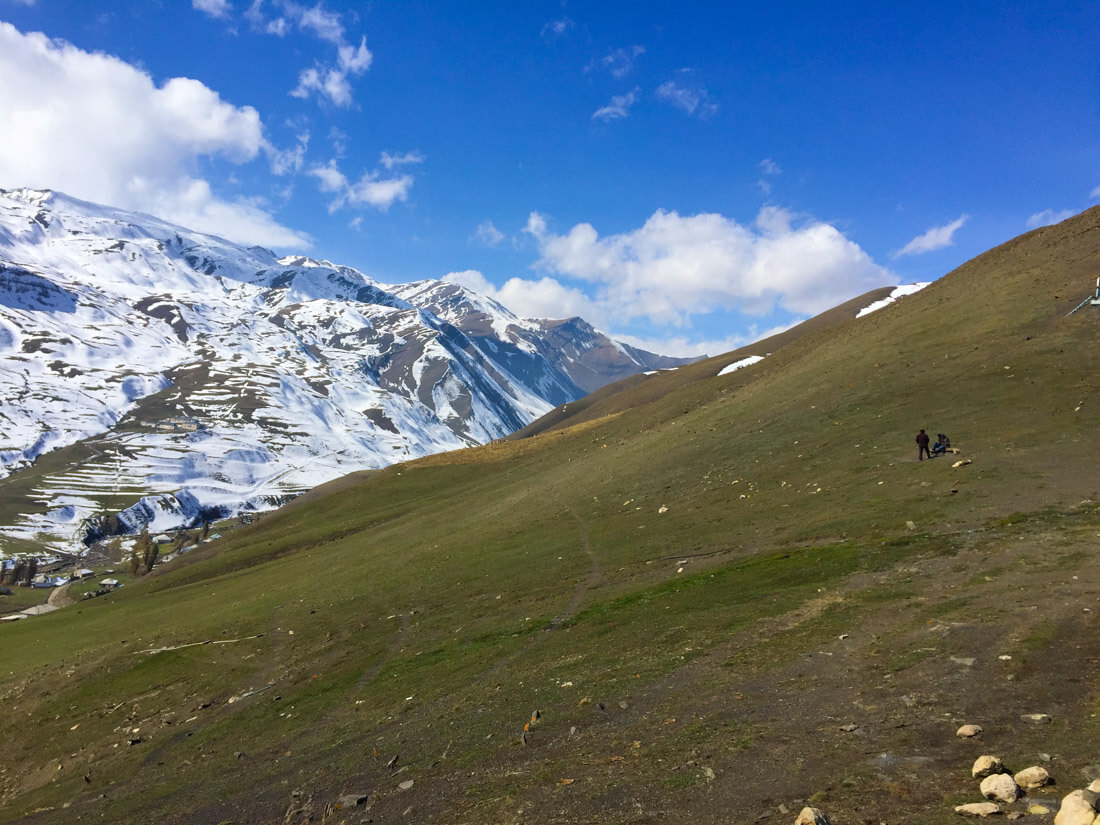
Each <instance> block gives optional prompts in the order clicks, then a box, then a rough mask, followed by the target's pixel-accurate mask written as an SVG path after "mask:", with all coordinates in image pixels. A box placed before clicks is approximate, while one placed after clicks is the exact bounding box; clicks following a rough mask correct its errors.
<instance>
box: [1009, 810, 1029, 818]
mask: <svg viewBox="0 0 1100 825" xmlns="http://www.w3.org/2000/svg"><path fill="white" fill-rule="evenodd" d="M1025 816H1027V814H1025V813H1024V812H1023V811H1013V812H1012V813H1010V814H1009V815H1008V819H1023V818H1024V817H1025Z"/></svg>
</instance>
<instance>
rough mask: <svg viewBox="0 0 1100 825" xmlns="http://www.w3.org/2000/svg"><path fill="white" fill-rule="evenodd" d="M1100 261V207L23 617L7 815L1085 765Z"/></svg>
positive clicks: (660, 791) (841, 781)
mask: <svg viewBox="0 0 1100 825" xmlns="http://www.w3.org/2000/svg"><path fill="white" fill-rule="evenodd" d="M1097 271H1100V209H1094V210H1091V211H1089V212H1087V213H1084V214H1083V215H1081V216H1078V217H1077V218H1074V219H1072V220H1070V221H1067V222H1065V223H1063V224H1060V225H1058V226H1054V227H1048V228H1044V229H1041V230H1037V231H1035V232H1032V233H1029V234H1028V235H1025V236H1022V237H1021V238H1018V239H1016V240H1014V241H1012V242H1010V243H1008V244H1006V245H1004V246H1002V247H999V248H997V249H995V250H993V251H991V252H989V253H987V254H985V255H983V256H981V257H979V258H977V259H975V260H974V261H972V262H970V263H968V264H966V265H965V266H963V267H961V268H959V269H958V270H956V271H955V272H952V273H950V274H949V275H947V276H945V277H944V278H943V279H941V280H940V281H938V282H936V283H935V284H933V285H931V286H929V287H928V288H926V289H925V290H924V291H922V292H921V293H919V294H917V295H914V296H912V297H910V298H907V299H906V300H904V301H902V302H900V303H898V304H896V305H893V306H891V307H888V308H887V309H884V310H882V311H880V312H877V313H874V314H872V315H870V316H868V317H866V318H863V319H858V320H854V321H846V322H842V323H839V324H834V325H830V326H826V327H824V328H821V329H817V330H813V331H809V332H806V333H805V334H803V335H801V336H799V337H797V339H796V340H793V341H791V342H790V343H788V344H787V345H786V346H784V347H782V348H781V349H778V350H776V351H775V352H774V353H773V354H772V355H771V356H770V357H768V358H766V359H765V360H764V361H762V362H760V363H758V364H756V365H754V366H752V367H749V368H746V369H742V370H739V371H737V372H735V373H733V374H731V375H728V376H723V377H717V376H714V373H716V372H717V369H714V370H713V371H712V373H711V375H712V376H713V377H709V378H707V377H703V375H702V373H700V376H699V377H698V380H692V381H687V382H684V383H682V384H681V385H680V386H678V387H677V388H676V389H675V391H669V392H665V393H655V394H654V395H653V397H652V400H650V401H649V402H648V403H640V402H638V403H634V402H632V403H626V404H621V405H620V406H619V409H618V411H617V412H616V413H615V414H613V415H610V416H607V417H604V418H597V419H594V420H591V421H587V422H584V423H581V424H578V425H576V426H574V427H572V428H568V429H562V430H556V431H547V432H544V433H542V434H539V435H537V436H534V437H532V438H527V439H524V440H521V441H514V442H501V443H495V444H492V445H489V446H487V447H485V448H480V449H471V450H465V451H460V452H457V453H451V454H446V455H442V456H435V457H432V458H429V459H425V460H422V461H418V462H415V463H411V464H406V465H399V466H395V467H392V468H389V469H387V470H384V471H378V472H373V473H367V474H362V475H360V476H358V477H352V478H348V479H343V480H341V481H339V482H334V483H333V484H331V485H328V486H327V487H325V488H321V489H319V490H317V491H314V492H313V493H311V494H309V495H308V496H304V497H302V498H301V499H299V500H298V501H296V502H295V503H294V504H292V505H290V506H288V507H286V508H284V509H283V510H281V511H279V512H278V513H277V514H274V515H272V516H270V517H267V518H265V519H263V520H261V521H260V522H259V523H257V524H256V525H254V526H253V527H251V528H248V529H246V530H241V531H239V532H237V533H235V534H233V535H232V536H229V537H227V538H225V539H223V540H221V541H220V542H218V543H216V544H214V545H210V546H208V547H207V549H204V550H202V551H197V552H195V553H192V554H190V555H189V556H187V557H184V558H183V559H181V560H180V561H179V562H177V563H175V564H176V566H175V567H171V566H166V567H163V568H159V569H158V571H157V572H156V574H155V575H153V576H151V577H148V578H147V579H145V580H143V581H141V582H138V583H134V584H131V585H128V586H127V587H125V588H123V590H122V591H120V592H118V593H116V594H113V595H111V596H109V597H104V598H100V599H96V600H94V601H92V602H90V603H83V604H79V605H75V606H73V607H69V608H66V609H64V610H61V611H58V612H57V613H54V614H51V615H48V616H44V617H40V618H36V619H33V620H28V621H24V622H19V623H16V624H14V625H11V626H0V699H2V705H0V706H2V707H3V709H4V714H3V721H2V722H0V741H2V742H3V743H4V744H3V753H4V758H3V760H0V820H2V821H16V822H27V823H40V822H41V823H54V822H57V823H61V822H64V823H69V822H74V821H77V819H78V818H79V820H80V821H96V822H99V821H103V822H123V823H129V822H132V823H146V822H161V823H220V822H235V823H252V822H256V823H267V822H275V823H279V822H283V823H288V825H289V823H304V822H329V823H337V822H348V823H353V822H370V821H373V822H438V823H491V822H499V823H521V822H522V823H588V822H591V823H596V822H599V823H666V822H683V823H688V822H691V823H729V822H734V823H741V822H745V823H749V822H755V821H757V820H758V819H759V817H760V816H761V815H762V814H763V813H765V812H769V813H770V815H771V816H772V820H771V821H787V820H790V821H793V819H794V816H795V815H796V814H797V810H798V808H799V807H801V804H802V803H803V802H805V801H807V800H812V801H813V804H815V805H817V806H818V807H822V808H824V809H826V810H827V811H829V812H830V814H831V815H832V816H833V817H834V821H835V822H841V823H856V822H861V821H869V822H881V821H889V822H896V821H905V822H907V823H918V825H919V823H939V822H948V821H952V820H953V819H954V817H955V815H954V814H953V813H951V806H952V805H954V804H959V803H961V802H966V801H975V800H976V799H978V798H980V796H979V795H978V794H977V791H976V782H974V781H973V780H971V779H970V777H969V767H970V764H971V763H972V762H973V759H974V758H975V757H976V756H977V755H978V754H979V753H981V752H994V753H998V754H1000V755H1001V756H1003V757H1004V758H1005V760H1006V762H1007V763H1009V764H1010V765H1011V766H1012V767H1013V769H1014V770H1018V769H1019V768H1022V767H1025V766H1026V765H1027V764H1032V763H1033V762H1034V760H1036V759H1037V758H1038V757H1037V756H1036V754H1038V753H1040V752H1042V753H1046V754H1050V755H1051V757H1052V760H1053V761H1052V762H1051V763H1050V770H1051V772H1052V773H1053V774H1055V776H1056V778H1057V781H1058V783H1059V784H1058V786H1057V790H1056V791H1053V792H1051V793H1050V794H1047V795H1046V796H1049V797H1051V798H1059V797H1060V795H1061V794H1062V793H1065V792H1067V791H1068V790H1070V789H1072V788H1073V787H1081V786H1082V785H1083V784H1084V782H1083V778H1082V774H1081V772H1082V770H1087V766H1089V765H1095V764H1097V763H1100V753H1097V751H1096V742H1097V741H1100V724H1098V723H1097V714H1098V713H1100V687H1098V685H1097V683H1096V679H1095V673H1096V672H1097V667H1096V665H1097V663H1098V661H1100V641H1098V639H1100V634H1097V633H1096V632H1095V628H1096V626H1095V620H1096V616H1097V614H1100V583H1098V582H1097V578H1096V576H1095V574H1094V569H1095V552H1096V547H1097V546H1098V544H1097V542H1098V541H1100V506H1098V504H1097V502H1098V501H1100V474H1098V473H1097V469H1096V467H1097V458H1098V457H1100V454H1098V450H1097V446H1096V443H1097V442H1096V434H1097V425H1098V424H1100V391H1098V390H1100V381H1098V380H1097V376H1098V375H1100V353H1098V349H1097V346H1096V342H1097V334H1098V332H1100V314H1098V313H1097V312H1095V311H1089V312H1085V311H1081V312H1078V313H1077V314H1075V315H1073V316H1072V317H1068V318H1067V317H1065V313H1066V312H1067V311H1068V310H1069V309H1071V308H1072V307H1073V306H1075V305H1076V304H1077V303H1078V302H1079V301H1080V299H1081V298H1082V297H1084V294H1085V293H1086V292H1088V291H1090V290H1091V288H1092V284H1093V283H1094V280H1095V277H1096V273H1097ZM694 368H695V366H694V365H693V367H692V368H690V369H694ZM707 369H710V367H707ZM658 378H660V379H663V378H664V376H659V377H658ZM647 383H649V382H647ZM918 427H925V428H926V429H927V430H929V432H932V433H936V432H938V431H940V430H943V431H946V432H947V433H949V434H950V435H951V436H952V440H953V443H954V444H955V445H956V446H957V447H959V448H960V449H961V451H962V452H961V454H960V455H958V456H954V457H951V458H938V459H936V460H934V461H931V462H928V461H926V462H922V463H918V462H917V460H916V458H917V457H916V445H915V444H914V443H913V437H914V434H915V433H916V430H917V428H918ZM958 459H968V460H970V461H971V462H972V463H970V464H968V465H965V466H961V467H958V468H955V467H953V466H952V464H953V462H954V461H956V460H958ZM1004 657H1008V658H1004ZM1033 712H1042V713H1047V714H1050V715H1051V717H1052V722H1051V723H1050V724H1047V725H1042V726H1033V725H1028V724H1026V723H1025V722H1023V721H1021V716H1022V715H1023V714H1026V713H1033ZM962 721H967V722H977V723H980V724H982V725H983V727H984V728H985V730H986V733H985V734H984V739H983V740H982V741H978V742H964V741H962V740H958V739H956V737H955V736H954V731H955V728H956V727H957V725H958V724H959V723H961V722H962ZM525 727H526V730H525ZM1025 763H1026V764H1025ZM344 794H363V795H366V796H367V797H368V799H367V801H366V802H364V803H363V804H359V805H351V804H350V803H347V801H345V804H340V803H339V800H340V798H341V796H342V795H344ZM1044 798H1046V797H1044ZM780 806H782V808H781V807H780ZM784 809H785V810H790V811H792V813H791V814H790V815H789V816H785V815H784V814H783V810H784Z"/></svg>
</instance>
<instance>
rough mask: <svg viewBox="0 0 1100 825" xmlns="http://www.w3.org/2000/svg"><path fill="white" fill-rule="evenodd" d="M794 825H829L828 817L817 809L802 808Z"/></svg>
mask: <svg viewBox="0 0 1100 825" xmlns="http://www.w3.org/2000/svg"><path fill="white" fill-rule="evenodd" d="M794 825H829V816H828V814H826V813H825V812H824V811H822V810H821V809H819V808H808V807H807V808H803V809H802V813H800V814H799V815H798V819H796V820H795V821H794Z"/></svg>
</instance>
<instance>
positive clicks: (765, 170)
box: [759, 158, 783, 175]
mask: <svg viewBox="0 0 1100 825" xmlns="http://www.w3.org/2000/svg"><path fill="white" fill-rule="evenodd" d="M759 167H760V174H762V175H778V174H781V173H782V172H783V170H782V169H780V168H779V164H778V163H776V162H775V161H774V160H772V159H771V158H764V159H763V160H762V161H760V164H759Z"/></svg>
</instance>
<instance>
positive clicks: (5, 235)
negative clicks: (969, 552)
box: [0, 190, 661, 551]
mask: <svg viewBox="0 0 1100 825" xmlns="http://www.w3.org/2000/svg"><path fill="white" fill-rule="evenodd" d="M547 323H548V322H544V321H538V320H528V319H520V318H517V317H516V316H514V315H512V314H511V313H510V312H508V310H506V309H505V308H504V307H502V306H500V305H499V304H496V303H494V302H492V301H489V300H487V299H483V298H480V297H478V296H475V295H472V294H471V293H469V292H467V291H465V290H463V289H462V288H460V287H458V286H455V285H450V284H442V283H440V282H434V281H424V282H420V283H418V284H415V285H407V286H402V287H391V286H386V285H383V284H379V283H377V282H375V281H373V280H371V279H370V278H368V277H367V276H365V275H363V274H361V273H359V272H357V271H355V270H353V269H350V268H347V267H341V266H336V265H333V264H330V263H328V262H325V261H316V260H312V259H307V258H285V259H282V260H276V259H275V256H274V255H273V254H272V253H270V252H268V251H267V250H264V249H260V248H255V247H254V248H249V249H246V248H243V247H240V246H237V245H234V244H231V243H228V242H226V241H223V240H221V239H219V238H214V237H211V236H207V235H201V234H198V233H194V232H190V231H188V230H186V229H183V228H181V227H177V226H173V225H171V224H167V223H164V222H163V221H160V220H158V219H156V218H153V217H151V216H147V215H135V214H131V213H127V212H122V211H119V210H114V209H110V208H108V207H102V206H98V205H94V204H89V203H84V202H81V201H77V200H74V199H72V198H68V197H66V196H64V195H60V194H56V193H50V192H38V191H31V190H18V191H13V192H3V193H0V396H2V397H3V398H4V399H5V400H4V403H3V405H2V406H0V478H2V477H4V476H6V478H3V480H2V481H0V500H2V504H0V525H5V526H2V527H0V534H3V535H6V536H8V537H9V538H20V537H22V538H24V539H27V540H30V539H35V540H39V541H41V540H46V541H47V542H49V543H53V544H54V546H57V547H60V548H62V549H71V548H72V545H73V544H76V546H79V543H80V539H81V538H82V537H83V535H84V533H85V531H86V529H87V523H88V522H87V520H88V519H89V517H91V516H93V515H95V514H97V513H100V514H107V515H110V514H114V513H118V512H120V511H121V515H120V516H119V517H118V518H112V519H103V520H101V521H100V524H99V528H98V529H100V530H104V529H119V527H122V528H129V529H134V528H136V527H140V526H141V525H142V524H145V523H150V524H151V525H152V526H153V527H154V529H163V528H164V527H168V526H172V525H176V524H180V523H186V522H189V521H192V520H194V519H196V518H200V517H204V516H207V515H210V514H217V513H223V514H224V513H227V512H232V511H234V510H237V509H240V508H256V507H259V508H263V507H265V506H270V504H272V503H273V502H277V501H279V500H282V499H284V498H286V497H287V496H290V495H294V494H297V493H300V492H301V491H302V490H305V489H309V488H310V487H313V486H315V485H316V484H318V483H321V482H323V481H325V480H328V479H330V478H333V477H336V476H338V475H341V474H343V473H346V472H349V471H351V470H355V469H361V468H366V467H381V466H385V465H387V464H390V463H392V462H393V461H394V460H398V459H405V458H409V457H415V456H418V455H425V454H428V453H432V452H437V451H440V450H447V449H455V448H458V447H464V446H470V445H472V444H479V443H484V442H486V441H489V440H491V439H493V438H498V437H500V436H503V435H506V434H508V433H510V432H512V431H513V430H515V429H517V428H519V427H521V426H523V425H524V424H526V423H527V422H528V421H530V420H531V419H532V418H534V417H536V416H538V415H540V414H541V413H543V412H545V411H546V410H548V409H549V408H550V407H552V406H554V405H556V404H560V403H562V402H564V401H567V400H570V399H573V398H577V397H579V396H580V395H582V394H583V389H582V388H581V387H580V386H579V385H578V384H577V383H576V382H575V381H574V379H573V377H572V375H571V373H570V369H569V365H571V364H572V363H573V358H574V354H575V353H576V352H579V351H585V352H588V351H593V352H594V351H600V350H603V349H608V348H612V349H613V348H614V345H613V344H612V343H611V342H610V341H609V339H607V338H606V336H604V335H602V334H601V333H598V332H597V331H596V330H593V329H592V328H591V327H588V326H586V325H583V323H582V322H579V321H578V322H576V323H574V324H573V331H572V333H571V334H570V335H562V334H560V332H557V331H555V332H554V333H553V334H550V333H547V332H546V327H547ZM660 360H661V359H659V358H658V357H657V356H652V355H650V354H648V353H640V352H637V351H630V352H629V353H627V352H626V351H625V350H624V351H623V354H622V355H621V357H619V358H618V359H617V360H614V361H613V363H610V364H607V365H605V371H604V373H602V376H603V377H602V378H601V375H599V374H596V373H594V372H593V371H592V370H591V369H588V370H586V371H585V372H584V380H585V381H587V382H591V381H596V382H598V381H600V380H605V379H606V380H611V379H614V378H618V377H619V376H621V375H622V374H624V373H627V372H629V371H631V370H635V371H637V370H641V369H646V368H649V366H650V365H651V364H652V363H657V362H660ZM586 386H587V384H586ZM55 450H61V452H60V453H59V454H56V455H51V456H49V458H48V460H46V459H45V458H44V457H45V456H46V454H47V453H50V452H51V451H55ZM139 499H143V500H142V501H139ZM93 534H94V533H93ZM7 544H8V547H7V548H5V547H4V546H0V551H2V550H3V549H18V547H19V545H18V543H17V542H10V541H9V542H8V543H7Z"/></svg>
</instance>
